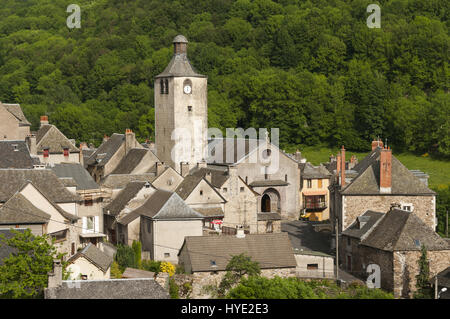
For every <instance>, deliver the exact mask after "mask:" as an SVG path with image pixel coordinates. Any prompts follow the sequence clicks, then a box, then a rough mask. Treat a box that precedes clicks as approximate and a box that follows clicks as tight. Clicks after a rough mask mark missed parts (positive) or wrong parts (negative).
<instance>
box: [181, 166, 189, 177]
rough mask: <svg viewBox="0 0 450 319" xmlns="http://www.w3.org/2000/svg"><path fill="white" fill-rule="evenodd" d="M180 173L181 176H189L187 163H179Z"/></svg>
mask: <svg viewBox="0 0 450 319" xmlns="http://www.w3.org/2000/svg"><path fill="white" fill-rule="evenodd" d="M180 171H181V176H183V177H186V176H187V175H188V174H189V163H188V162H181V163H180Z"/></svg>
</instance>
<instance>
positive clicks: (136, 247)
mask: <svg viewBox="0 0 450 319" xmlns="http://www.w3.org/2000/svg"><path fill="white" fill-rule="evenodd" d="M131 248H132V249H133V251H134V263H135V265H136V266H137V268H139V269H140V268H142V267H141V266H142V258H141V252H142V244H141V242H140V241H136V240H133V244H131Z"/></svg>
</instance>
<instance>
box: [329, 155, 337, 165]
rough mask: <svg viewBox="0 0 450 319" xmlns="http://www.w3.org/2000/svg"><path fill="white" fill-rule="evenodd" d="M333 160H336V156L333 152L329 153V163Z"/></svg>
mask: <svg viewBox="0 0 450 319" xmlns="http://www.w3.org/2000/svg"><path fill="white" fill-rule="evenodd" d="M335 160H336V157H335V156H334V155H333V154H331V155H330V163H333V162H334V161H335Z"/></svg>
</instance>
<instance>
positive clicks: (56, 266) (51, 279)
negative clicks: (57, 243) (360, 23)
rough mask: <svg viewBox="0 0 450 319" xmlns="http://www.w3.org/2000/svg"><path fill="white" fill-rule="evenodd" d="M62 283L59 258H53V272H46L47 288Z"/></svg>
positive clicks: (56, 286)
mask: <svg viewBox="0 0 450 319" xmlns="http://www.w3.org/2000/svg"><path fill="white" fill-rule="evenodd" d="M61 285H62V265H61V260H59V259H53V272H51V273H49V274H48V288H58V287H61Z"/></svg>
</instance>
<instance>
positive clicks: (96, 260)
mask: <svg viewBox="0 0 450 319" xmlns="http://www.w3.org/2000/svg"><path fill="white" fill-rule="evenodd" d="M80 257H84V258H86V259H87V260H89V261H90V262H91V263H92V264H94V265H95V266H97V267H98V268H99V269H101V270H102V271H103V272H107V271H108V269H109V267H110V266H111V264H112V262H113V260H114V258H113V257H111V256H109V255H107V254H105V253H104V252H102V251H101V250H100V249H98V248H97V247H95V245H93V244H92V243H89V244H87V246H86V247H84V248H83V249H82V250H80V251H78V252H77V253H76V254H75V255H73V256H72V257H70V258H69V260H68V262H69V263H74V262H75V260H77V259H78V258H80Z"/></svg>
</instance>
